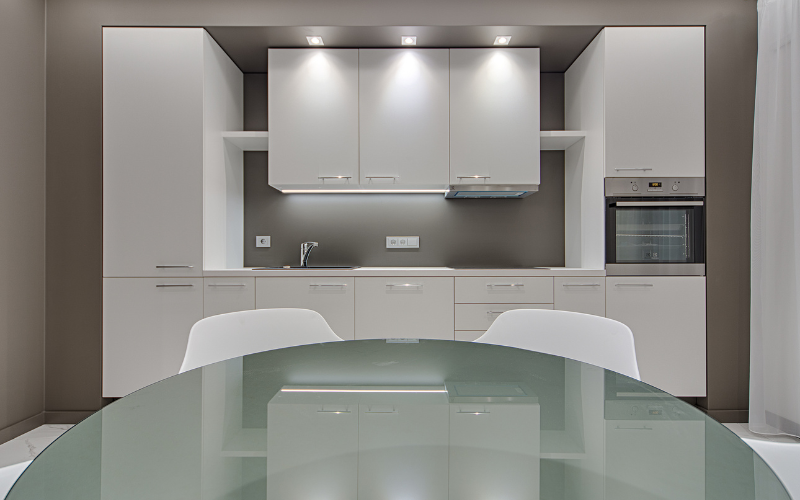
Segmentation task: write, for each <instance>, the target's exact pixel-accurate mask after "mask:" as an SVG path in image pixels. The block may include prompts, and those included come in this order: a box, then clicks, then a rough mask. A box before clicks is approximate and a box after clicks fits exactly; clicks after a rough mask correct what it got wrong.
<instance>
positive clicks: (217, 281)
mask: <svg viewBox="0 0 800 500" xmlns="http://www.w3.org/2000/svg"><path fill="white" fill-rule="evenodd" d="M255 307H256V279H255V278H203V317H204V318H207V317H209V316H216V315H217V314H225V313H230V312H237V311H249V310H251V309H255Z"/></svg>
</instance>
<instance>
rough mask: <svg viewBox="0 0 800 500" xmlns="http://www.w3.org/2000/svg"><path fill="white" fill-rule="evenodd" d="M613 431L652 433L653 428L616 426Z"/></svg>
mask: <svg viewBox="0 0 800 500" xmlns="http://www.w3.org/2000/svg"><path fill="white" fill-rule="evenodd" d="M614 430H617V431H652V430H653V428H652V427H647V426H646V425H645V426H644V427H620V426H616V427H615V428H614Z"/></svg>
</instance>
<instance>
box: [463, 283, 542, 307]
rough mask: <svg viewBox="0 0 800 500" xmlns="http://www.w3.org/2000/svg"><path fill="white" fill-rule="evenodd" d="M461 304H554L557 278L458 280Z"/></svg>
mask: <svg viewBox="0 0 800 500" xmlns="http://www.w3.org/2000/svg"><path fill="white" fill-rule="evenodd" d="M456 302H458V303H459V304H552V303H553V278H551V277H540V278H520V277H491V278H483V277H480V278H479V277H469V278H467V277H461V278H456Z"/></svg>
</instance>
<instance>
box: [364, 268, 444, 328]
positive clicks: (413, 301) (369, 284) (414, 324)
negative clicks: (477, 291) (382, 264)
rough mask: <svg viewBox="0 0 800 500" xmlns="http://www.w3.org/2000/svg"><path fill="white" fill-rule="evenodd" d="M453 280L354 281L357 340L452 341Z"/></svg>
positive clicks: (371, 279)
mask: <svg viewBox="0 0 800 500" xmlns="http://www.w3.org/2000/svg"><path fill="white" fill-rule="evenodd" d="M453 330H454V328H453V278H438V277H437V278H429V277H426V278H415V277H404V278H372V277H370V278H356V338H357V339H373V338H395V337H399V338H404V337H408V338H422V339H447V340H453Z"/></svg>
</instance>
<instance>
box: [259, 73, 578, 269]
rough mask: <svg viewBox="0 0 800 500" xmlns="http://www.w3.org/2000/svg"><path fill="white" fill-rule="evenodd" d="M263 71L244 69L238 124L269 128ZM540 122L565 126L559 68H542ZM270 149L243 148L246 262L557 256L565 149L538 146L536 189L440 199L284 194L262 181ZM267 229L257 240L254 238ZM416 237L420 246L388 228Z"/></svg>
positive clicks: (513, 260)
mask: <svg viewBox="0 0 800 500" xmlns="http://www.w3.org/2000/svg"><path fill="white" fill-rule="evenodd" d="M264 80H265V78H264V75H263V74H250V75H246V76H245V89H246V90H245V102H244V107H245V126H246V128H247V129H248V130H267V127H266V126H265V123H264V121H265V119H266V96H265V94H266V90H267V87H266V85H265V82H264ZM541 103H542V112H541V116H542V124H541V126H542V129H544V130H559V129H562V130H563V128H564V75H563V73H543V74H542V79H541ZM267 156H268V155H267V153H246V154H245V170H244V176H245V177H244V178H245V182H244V186H245V193H244V249H245V250H244V265H245V266H253V267H256V266H281V265H297V264H298V263H299V246H300V243H301V242H303V241H318V242H319V243H320V246H319V248H317V249H315V250H314V252H313V253H312V254H311V255H312V256H311V259H310V262H311V264H312V265H341V264H352V265H361V266H474V267H481V266H487V267H520V266H527V267H530V266H563V265H564V153H563V152H562V151H543V152H542V155H541V161H542V165H541V176H542V178H541V186H540V191H539V192H538V193H536V194H533V195H531V196H529V197H528V198H525V199H522V200H446V199H444V196H442V195H441V194H427V195H421V194H398V195H385V194H381V195H363V194H361V195H359V194H352V195H338V194H337V195H333V194H327V195H284V194H281V193H280V192H278V191H277V190H275V189H273V188H271V187H269V186H268V185H267V170H268V158H267ZM257 235H259V236H260V235H269V236H271V237H272V241H271V243H272V246H271V247H270V248H256V246H255V239H256V238H255V237H256V236H257ZM392 235H394V236H401V235H410V236H419V237H420V248H419V249H413V250H412V249H392V250H389V249H387V248H386V236H392Z"/></svg>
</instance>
